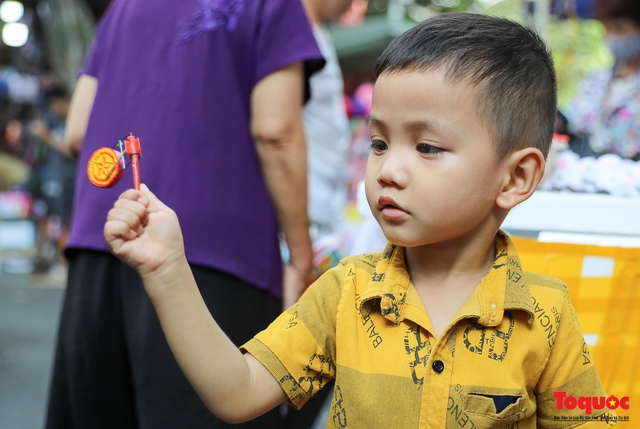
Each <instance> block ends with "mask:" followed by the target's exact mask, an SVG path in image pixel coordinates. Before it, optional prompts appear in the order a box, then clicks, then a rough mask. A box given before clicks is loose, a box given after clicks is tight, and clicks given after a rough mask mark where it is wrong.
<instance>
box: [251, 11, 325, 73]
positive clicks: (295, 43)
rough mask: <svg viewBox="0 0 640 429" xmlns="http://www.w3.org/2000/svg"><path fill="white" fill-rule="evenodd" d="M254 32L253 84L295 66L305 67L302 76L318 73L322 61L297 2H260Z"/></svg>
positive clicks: (307, 21) (308, 24)
mask: <svg viewBox="0 0 640 429" xmlns="http://www.w3.org/2000/svg"><path fill="white" fill-rule="evenodd" d="M263 7H264V13H263V14H262V16H261V20H260V28H259V30H258V32H257V37H258V40H257V44H256V49H257V66H256V76H255V82H258V81H260V79H262V78H263V77H265V76H267V75H269V74H271V73H273V72H274V71H276V70H278V69H281V68H282V67H285V66H288V65H290V64H293V63H296V62H301V61H302V62H304V63H305V74H306V75H307V76H310V75H311V74H313V73H314V72H316V71H318V70H320V69H321V68H322V67H323V66H324V64H325V60H324V58H323V56H322V54H321V52H320V48H319V47H318V44H317V43H316V40H315V38H314V36H313V32H312V30H311V24H310V22H309V19H308V17H307V14H306V12H305V11H304V8H303V6H302V2H299V1H286V0H285V1H283V0H269V1H266V2H264V6H263Z"/></svg>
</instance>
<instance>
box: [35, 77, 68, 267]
mask: <svg viewBox="0 0 640 429" xmlns="http://www.w3.org/2000/svg"><path fill="white" fill-rule="evenodd" d="M43 98H44V109H45V110H44V113H43V115H42V117H41V118H38V119H35V120H33V121H32V122H31V123H30V124H29V129H30V131H31V133H32V134H33V135H34V136H35V137H36V138H38V139H40V141H41V142H43V143H44V144H46V145H47V148H48V149H49V150H47V151H46V157H45V162H44V163H43V164H42V165H40V166H39V167H38V169H37V170H36V171H37V172H38V174H39V177H38V180H37V181H36V182H37V186H38V188H39V189H38V192H37V194H38V195H41V196H42V197H43V198H44V200H45V202H46V204H47V218H48V219H49V223H50V224H52V225H54V224H56V225H58V226H57V228H55V229H56V230H59V232H58V233H57V234H55V235H56V236H54V237H52V238H54V239H55V241H56V243H55V245H54V249H55V252H54V253H55V256H56V258H59V257H60V256H61V252H62V249H63V248H64V246H65V245H66V242H67V239H68V235H69V228H70V225H71V211H72V210H73V188H74V182H75V178H76V164H77V162H76V159H75V156H74V155H73V154H72V153H71V146H70V145H69V144H67V142H66V141H65V138H64V129H65V125H66V121H67V114H68V112H69V96H68V94H67V91H66V90H65V89H64V88H62V87H60V86H53V87H51V88H49V89H47V90H46V91H45V93H44V97H43Z"/></svg>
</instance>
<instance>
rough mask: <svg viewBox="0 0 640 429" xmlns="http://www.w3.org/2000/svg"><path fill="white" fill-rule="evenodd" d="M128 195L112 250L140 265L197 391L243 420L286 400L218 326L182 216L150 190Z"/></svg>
mask: <svg viewBox="0 0 640 429" xmlns="http://www.w3.org/2000/svg"><path fill="white" fill-rule="evenodd" d="M141 188H142V189H141V191H136V190H128V191H126V192H125V193H123V194H122V195H121V196H120V199H118V201H116V203H115V205H114V207H113V208H112V209H111V210H110V212H109V214H108V216H107V222H106V224H105V227H104V235H105V240H106V241H107V244H108V245H109V247H110V249H111V251H112V252H113V253H114V254H115V255H116V256H118V257H119V258H120V259H122V260H123V261H124V262H126V263H127V264H128V265H130V266H132V267H133V268H135V269H136V270H137V271H138V272H139V273H140V276H141V277H142V280H143V282H144V286H145V289H146V291H147V294H148V295H149V297H150V298H151V301H152V303H153V305H154V307H155V309H156V312H157V314H158V317H159V319H160V322H161V324H162V328H163V330H164V334H165V336H166V338H167V341H168V342H169V346H170V347H171V350H172V352H173V354H174V356H175V357H176V360H177V361H178V363H179V365H180V367H181V369H182V371H183V372H184V373H185V375H186V376H187V378H188V379H189V381H190V382H191V384H192V385H193V387H194V388H195V390H196V391H197V392H198V394H199V395H200V397H201V398H202V400H203V401H204V402H205V404H206V405H207V406H208V407H209V409H210V410H211V411H212V412H213V413H214V414H215V415H217V416H218V417H219V418H221V419H223V420H225V421H227V422H230V423H239V422H243V421H246V420H250V419H252V418H254V417H257V416H259V415H261V414H263V413H264V412H266V411H268V410H270V409H271V408H273V407H275V406H277V405H278V404H280V403H282V402H284V401H285V400H286V396H285V393H284V391H283V390H282V388H281V387H280V385H279V384H278V382H277V381H276V380H275V379H274V378H273V376H272V375H271V373H269V371H268V370H267V369H266V368H265V367H264V366H262V364H260V362H258V360H256V359H255V358H254V357H253V356H251V355H250V354H244V355H243V354H242V353H241V352H240V350H239V349H238V348H237V347H236V346H235V345H234V344H233V343H232V342H231V340H229V339H228V337H227V336H226V335H225V334H224V332H223V331H222V330H221V329H220V327H219V326H218V325H217V324H216V322H215V321H214V319H213V317H212V316H211V314H210V312H209V310H208V309H207V307H206V305H205V303H204V301H203V300H202V297H201V295H200V292H199V290H198V287H197V285H196V283H195V280H194V278H193V275H192V273H191V269H190V267H189V265H188V263H187V260H186V257H185V253H184V244H183V240H182V232H181V230H180V225H179V222H178V218H177V216H176V214H175V212H173V210H171V209H170V208H169V207H167V206H165V205H164V204H163V203H162V202H161V201H160V200H158V199H157V198H156V197H155V195H153V194H152V193H151V192H150V191H149V190H148V189H147V187H146V186H145V185H142V186H141Z"/></svg>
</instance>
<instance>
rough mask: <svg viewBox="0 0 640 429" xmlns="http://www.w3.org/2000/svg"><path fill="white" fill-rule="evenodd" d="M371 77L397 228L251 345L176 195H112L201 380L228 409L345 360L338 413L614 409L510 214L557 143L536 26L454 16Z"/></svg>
mask: <svg viewBox="0 0 640 429" xmlns="http://www.w3.org/2000/svg"><path fill="white" fill-rule="evenodd" d="M377 76H378V78H377V81H376V84H375V90H374V96H373V107H372V110H371V116H370V118H369V131H370V136H371V142H372V143H371V155H370V157H369V160H368V164H367V170H366V194H367V199H368V201H369V205H370V207H371V210H372V211H373V214H374V215H375V217H376V219H377V221H378V222H379V223H380V226H381V227H382V230H383V232H384V234H385V236H386V237H387V239H388V240H389V242H390V243H389V245H388V246H387V248H386V249H385V250H384V252H383V253H379V254H378V253H376V254H367V255H361V256H355V257H350V258H346V259H344V260H343V261H342V262H341V263H340V264H339V266H338V267H336V268H334V269H332V270H330V271H328V272H327V273H326V274H325V275H324V276H323V277H322V278H321V279H320V280H318V281H317V282H316V283H315V284H314V285H312V286H311V287H310V288H309V289H308V290H307V292H306V293H305V295H304V296H303V297H302V298H301V299H300V301H299V302H298V303H297V304H296V305H294V306H293V307H291V308H290V309H288V310H287V311H286V312H284V313H283V314H282V315H281V316H280V317H279V318H278V319H277V320H276V321H275V322H274V323H273V324H272V325H271V326H270V327H269V328H268V329H267V330H265V331H263V332H261V333H259V334H257V335H256V337H255V338H254V339H252V340H251V341H249V342H248V343H247V344H245V345H244V346H242V348H241V349H240V350H239V349H238V348H237V347H236V346H235V345H234V344H232V343H231V341H229V340H228V339H227V338H226V336H225V334H224V333H223V332H222V331H221V330H220V329H219V328H218V326H217V325H216V323H215V321H214V320H212V318H211V316H210V315H209V312H208V311H207V308H206V307H205V305H204V304H203V302H202V300H201V298H200V296H199V292H198V288H197V285H196V284H195V282H194V280H193V277H192V275H191V272H190V270H189V267H188V265H187V262H186V260H185V255H184V251H183V247H182V237H181V232H180V228H179V224H178V220H177V218H176V215H175V214H174V212H173V211H172V210H171V209H169V208H168V207H166V206H165V205H164V204H163V203H162V202H161V201H160V200H159V199H157V198H156V197H155V196H154V195H153V194H152V193H151V192H150V191H149V190H148V189H147V188H146V187H143V189H142V192H137V191H134V190H130V191H127V192H125V193H124V194H123V195H122V196H121V198H120V199H119V200H118V201H117V202H116V203H115V207H114V208H113V209H112V210H111V212H110V213H109V216H108V221H107V223H106V225H105V237H106V240H107V242H108V243H109V245H110V247H111V249H112V251H113V252H114V253H115V254H116V255H117V256H118V257H120V258H122V259H123V260H125V261H126V262H127V263H128V264H130V265H131V266H133V267H134V268H136V269H137V270H138V272H139V273H140V275H141V276H142V279H143V280H144V284H145V287H146V290H147V292H148V294H149V296H150V298H151V300H152V301H153V304H154V306H155V308H156V311H157V313H158V316H159V318H160V320H161V322H162V325H163V328H164V331H165V334H166V336H167V339H168V341H169V344H170V345H171V348H172V350H173V352H174V354H175V356H176V358H177V360H178V362H179V363H180V365H181V367H182V369H183V370H184V372H185V373H186V375H187V376H188V377H189V379H190V381H191V383H192V384H193V385H194V386H195V388H196V389H197V391H198V393H199V394H200V395H201V397H202V399H203V400H204V401H205V402H206V403H207V404H208V406H209V407H210V409H211V411H212V412H214V413H215V414H217V415H218V416H219V417H221V418H223V419H225V420H227V421H230V422H239V421H244V420H247V419H251V418H253V417H255V416H257V415H259V414H261V413H263V412H265V411H267V410H269V409H271V408H273V407H275V406H276V405H278V404H280V403H282V402H284V401H289V402H290V403H292V404H293V405H294V406H296V407H300V406H302V405H303V404H304V403H305V401H306V400H307V399H308V398H309V397H310V396H312V395H313V394H314V393H316V392H317V391H318V390H319V389H321V388H322V387H323V385H324V384H325V383H326V382H327V381H328V380H330V379H331V378H333V377H335V378H336V384H335V391H334V399H333V402H332V405H331V410H330V413H329V419H328V423H327V426H328V427H336V428H343V427H348V428H402V429H408V428H427V427H428V428H443V427H447V428H454V427H462V428H494V427H518V428H535V427H545V428H561V427H574V426H577V425H579V424H580V423H586V424H587V426H589V425H593V426H599V427H600V426H607V425H608V423H607V421H603V419H602V418H600V419H598V417H597V416H600V417H602V416H610V415H612V414H611V412H610V411H609V409H608V408H606V407H604V408H603V407H600V409H595V408H594V409H592V407H587V406H586V405H587V404H586V400H584V398H593V397H597V398H600V397H603V396H605V393H604V391H603V389H602V387H601V385H600V382H599V379H598V376H597V374H596V372H595V367H594V366H593V363H591V362H592V359H591V358H589V356H588V353H589V352H588V350H587V348H586V346H585V345H584V341H583V337H582V333H581V332H580V328H579V326H578V321H577V319H576V315H575V314H574V312H573V309H572V307H571V304H570V302H569V298H568V294H567V288H566V287H565V285H564V284H563V283H562V282H561V281H559V280H556V279H553V278H549V277H545V276H541V275H536V274H533V273H528V272H525V271H524V270H523V268H522V267H521V266H520V262H519V259H518V255H517V253H516V249H515V248H514V246H513V244H512V242H511V241H510V240H509V238H508V237H507V236H506V235H505V234H504V233H503V232H501V231H500V230H499V227H500V225H501V223H502V221H503V220H504V218H505V216H506V215H507V213H508V212H509V210H510V209H511V208H513V207H514V206H516V205H518V204H519V203H521V202H523V201H524V200H526V199H527V198H528V197H529V196H530V195H531V194H532V193H533V192H534V190H535V189H536V186H537V185H538V182H539V181H540V179H541V177H542V173H543V171H544V164H545V161H544V158H545V154H546V153H547V151H548V149H549V144H550V142H551V136H552V133H553V125H554V118H555V112H556V87H555V74H554V69H553V64H552V61H551V58H550V56H549V53H548V51H547V49H546V47H545V45H544V43H543V42H542V41H541V40H540V38H539V37H538V36H536V35H535V34H534V33H533V32H531V31H529V30H527V29H526V28H524V27H522V26H520V25H518V24H516V23H513V22H511V21H507V20H504V19H500V18H495V17H490V16H484V15H476V14H457V13H450V14H444V15H441V16H438V17H435V18H431V19H428V20H426V21H424V22H422V23H420V24H418V25H417V26H415V27H414V28H413V29H411V30H409V31H408V32H406V33H405V34H404V35H402V36H400V37H399V38H398V39H396V40H395V41H394V42H392V43H391V44H390V46H389V47H388V48H387V49H386V51H385V52H384V53H383V54H382V56H381V58H380V60H379V63H378V67H377ZM221 186H223V184H221ZM224 203H225V202H223V201H222V202H221V204H224ZM256 215H259V214H256ZM563 395H564V396H563ZM570 397H572V399H576V401H578V400H581V401H579V402H576V403H579V404H580V406H576V403H574V402H572V401H565V399H567V398H570ZM589 403H591V401H589ZM565 405H567V406H565ZM587 408H588V409H587ZM601 415H602V416H601Z"/></svg>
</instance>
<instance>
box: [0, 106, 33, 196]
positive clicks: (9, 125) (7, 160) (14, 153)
mask: <svg viewBox="0 0 640 429" xmlns="http://www.w3.org/2000/svg"><path fill="white" fill-rule="evenodd" d="M21 140H22V123H21V122H20V121H19V120H18V119H13V118H12V119H4V120H2V121H1V122H0V191H8V190H10V189H11V188H13V187H16V186H20V185H24V184H25V183H26V182H27V180H29V177H30V174H29V167H28V165H27V164H26V163H25V162H24V160H23V159H22V155H21V147H20V146H21Z"/></svg>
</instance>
